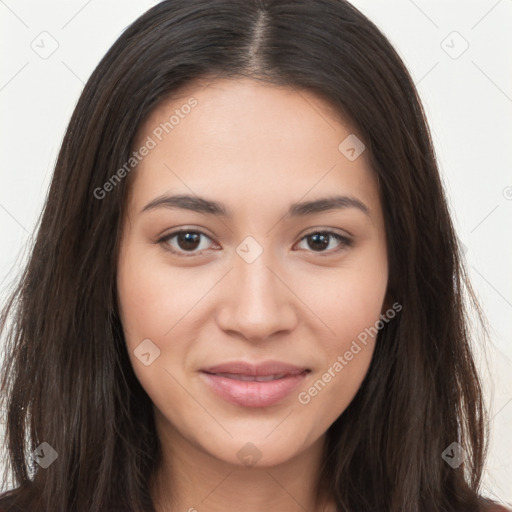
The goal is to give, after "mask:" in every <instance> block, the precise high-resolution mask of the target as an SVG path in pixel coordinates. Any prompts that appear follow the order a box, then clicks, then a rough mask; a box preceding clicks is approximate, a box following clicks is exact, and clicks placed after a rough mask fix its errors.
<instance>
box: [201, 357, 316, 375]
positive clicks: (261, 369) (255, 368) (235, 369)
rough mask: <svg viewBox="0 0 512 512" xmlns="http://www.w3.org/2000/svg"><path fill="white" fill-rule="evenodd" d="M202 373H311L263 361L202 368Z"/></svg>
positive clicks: (236, 362)
mask: <svg viewBox="0 0 512 512" xmlns="http://www.w3.org/2000/svg"><path fill="white" fill-rule="evenodd" d="M201 371H202V372H205V373H212V374H216V373H229V374H235V375H251V376H254V377H266V376H269V375H297V374H299V373H302V372H305V371H309V368H306V367H304V366H295V365H293V364H289V363H284V362H281V361H263V362H261V363H248V362H245V361H233V362H228V363H221V364H217V365H214V366H209V367H207V368H202V369H201Z"/></svg>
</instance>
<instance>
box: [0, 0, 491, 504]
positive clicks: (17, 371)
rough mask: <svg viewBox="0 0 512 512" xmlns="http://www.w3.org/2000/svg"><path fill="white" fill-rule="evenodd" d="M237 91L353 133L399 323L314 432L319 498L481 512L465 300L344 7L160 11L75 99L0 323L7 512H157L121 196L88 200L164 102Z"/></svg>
mask: <svg viewBox="0 0 512 512" xmlns="http://www.w3.org/2000/svg"><path fill="white" fill-rule="evenodd" d="M241 76H246V77H252V78H256V79H260V80H266V81H268V82H270V83H273V84H276V85H286V86H291V87H293V88H295V89H297V90H301V89H302V90H308V91H311V92H314V93H316V94H317V95H318V96H319V97H321V98H323V99H325V100H326V101H328V102H329V104H330V105H332V106H333V107H334V108H335V109H337V110H338V112H339V113H340V114H341V115H342V116H343V117H344V119H346V120H347V121H348V122H349V123H350V124H351V125H352V126H353V127H355V129H357V133H358V134H360V135H361V137H362V139H363V141H364V144H365V145H366V149H367V151H368V154H369V156H370V161H371V165H372V168H373V172H374V173H375V176H376V178H377V180H378V183H379V188H380V194H381V202H382V207H383V211H384V216H385V227H386V233H387V243H388V256H389V272H390V273H389V275H390V281H389V293H390V296H391V297H392V298H393V299H394V300H396V301H398V302H399V303H400V304H401V305H402V307H403V309H402V311H401V313H400V315H398V317H397V318H396V319H395V320H394V321H393V322H390V323H389V324H387V325H386V326H385V328H383V329H382V330H381V331H380V333H379V337H378V341H377V345H376V349H375V353H374V357H373V360H372V363H371V366H370V369H369V372H368V374H367V376H366V378H365V380H364V382H363V384H362V386H361V388H360V390H359V391H358V393H357V395H356V397H355V398H354V400H353V401H352V402H351V404H350V405H349V407H348V408H347V409H346V410H345V411H344V412H343V414H342V415H341V416H340V417H339V418H338V419H337V420H336V421H335V422H334V424H333V425H332V426H331V427H330V428H329V430H328V432H327V442H326V446H325V456H324V463H323V466H322V472H321V474H320V475H319V481H320V482H322V486H319V488H320V487H322V488H323V489H324V490H326V491H327V492H328V493H329V495H330V496H332V497H333V498H334V499H335V500H336V503H337V505H338V508H339V509H340V510H346V511H351V512H365V511H367V512H368V511H376V510H379V511H383V510H385V511H390V512H399V511H400V512H403V511H407V512H420V511H421V512H432V511H433V510H435V511H462V510H463V511H464V512H471V511H476V510H480V506H481V500H480V499H479V497H478V488H479V482H480V478H481V473H482V467H483V461H484V454H485V439H486V436H485V427H486V421H485V410H484V406H483V402H482V393H481V386H480V381H479V378H478V375H477V372H476V369H475V364H474V361H473V357H472V354H471V350H470V336H469V329H468V316H467V312H466V309H465V298H469V302H470V303H472V304H473V307H475V308H476V310H477V312H479V309H478V305H477V303H476V301H474V296H473V294H472V291H471V287H470V285H469V283H468V281H467V277H466V273H465V270H464V266H463V262H462V261H461V252H460V248H459V246H458V243H457V238H456V235H455V232H454V228H453V225H452V222H451V219H450V214H449V210H448V206H447V202H446V199H445V195H444V191H443V187H442V183H441V180H440V177H439V172H438V168H437V163H436V158H435V154H434V150H433V146H432V141H431V137H430V133H429V130H428V127H427V123H426V120H425V115H424V111H423V108H422V105H421V102H420V100H419V98H418V95H417V92H416V89H415V87H414V84H413V81H412V80H411V77H410V75H409V73H408V71H407V70H406V68H405V66H404V64H403V63H402V61H401V59H400V58H399V56H398V55H397V53H396V52H395V50H394V49H393V47H392V46H391V44H390V43H389V41H388V40H387V39H386V37H385V36H384V35H383V34H382V33H381V32H380V31H379V30H378V28H377V27H376V26H375V25H374V24H373V23H372V22H371V21H369V20H368V19H367V18H366V17H365V16H363V15H362V14H361V13H360V12H359V11H358V10H357V9H355V8H354V7H353V6H351V5H350V4H349V3H348V2H346V1H344V0H281V1H278V0H213V1H212V0H193V1H192V0H167V1H164V2H161V3H160V4H158V5H156V6H155V7H153V8H152V9H150V10H149V11H148V12H146V13H145V14H144V15H143V16H141V17H140V18H139V19H137V20H136V21H135V22H134V23H133V24H132V25H131V26H129V27H128V28H127V29H126V30H125V31H124V33H123V34H122V35H121V36H120V37H119V39H118V40H117V41H116V42H115V44H114V45H113V46H112V47H111V49H110V50H109V51H108V52H107V54H106V55H105V57H104V58H103V59H102V61H101V62H100V64H99V65H98V67H97V68H96V70H95V71H94V73H93V74H92V76H91V77H90V79H89V80H88V82H87V84H86V86H85V88H84V90H83V92H82V94H81V97H80V99H79V101H78V104H77V106H76V108H75V111H74V113H73V116H72V118H71V121H70V123H69V126H68V129H67V132H66V135H65V138H64V140H63V144H62V148H61V150H60V153H59V157H58V161H57V164H56V167H55V171H54V175H53V179H52V182H51V187H50V190H49V194H48V198H47V201H46V204H45V207H44V211H43V214H42V217H41V220H40V224H39V226H38V231H37V237H36V239H35V243H34V245H33V248H32V252H31V257H30V260H29V262H28V265H27V267H26V269H25V270H24V272H23V274H22V276H21V278H20V281H19V285H18V287H17V289H16V291H15V293H14V294H13V295H12V297H11V298H10V300H9V301H8V303H7V305H6V307H5V308H4V310H3V314H2V318H1V329H2V332H3V333H4V334H5V335H6V336H5V338H6V348H5V352H6V357H5V361H4V364H3V368H2V375H1V377H2V380H1V386H2V407H3V410H4V412H5V417H6V445H7V450H8V454H9V460H8V463H9V471H10V472H11V474H12V475H13V479H14V480H13V481H14V482H15V485H16V487H17V490H16V491H13V492H11V493H8V495H9V496H10V498H11V502H13V503H14V502H16V503H17V504H18V505H19V507H20V509H21V510H24V511H34V512H36V511H37V512H41V511H44V512H49V511H52V512H69V511H71V510H72V511H74V512H99V511H102V512H103V511H106V510H108V511H114V510H122V511H123V512H130V511H133V512H143V511H144V512H150V511H154V508H153V505H152V502H151V497H150V495H149V492H148V489H149V485H148V482H149V480H150V478H151V476H152V475H153V474H154V471H155V468H156V467H157V466H158V464H159V463H160V460H161V459H160V453H161V452H160V445H159V441H158V438H157V435H156V431H155V424H154V420H153V410H152V404H151V400H150V398H149V397H148V395H147V394H146V393H145V391H144V390H143V388H142V387H141V385H140V383H139V382H138V380H137V378H136V376H135V374H134V372H133V369H132V367H131V364H130V360H129V358H128V354H127V352H126V346H125V343H124V338H123V331H122V326H121V323H120V320H119V313H118V304H117V298H116V297H117V295H116V285H115V283H116V280H115V276H116V263H117V257H118V249H119V247H118V242H119V235H120V226H121V221H122V218H123V215H124V211H125V205H126V191H127V186H128V183H129V182H130V177H129V176H128V177H127V178H125V179H122V180H120V181H119V183H116V186H115V187H111V188H112V190H111V191H110V192H109V194H108V197H104V198H103V199H102V198H98V194H97V193H96V194H95V191H96V192H97V190H98V187H100V188H101V187H102V186H103V185H104V184H105V183H106V182H107V181H108V180H109V179H110V178H111V177H112V175H113V173H114V172H115V171H116V170H117V169H119V168H121V167H122V166H123V164H125V163H126V162H127V161H128V160H129V158H130V156H131V152H132V150H133V148H132V145H133V143H134V139H135V135H136V132H137V128H138V127H139V126H140V125H141V123H142V122H143V120H144V119H145V118H146V117H147V116H148V115H149V113H150V112H151V111H152V110H153V109H154V108H155V107H156V106H157V105H159V104H160V103H161V102H162V101H164V100H168V99H170V98H172V97H173V96H174V95H175V94H176V93H177V91H178V90H179V88H180V87H182V86H184V85H186V84H188V83H190V82H192V81H194V80H196V79H201V78H202V77H241ZM133 172H136V170H133V171H132V173H133ZM212 179H213V178H212ZM43 442H45V443H48V444H49V445H50V446H51V447H52V448H53V449H54V450H55V451H56V453H57V454H58V459H57V461H56V462H55V463H54V464H53V465H52V466H51V467H50V468H48V469H42V468H40V467H39V465H38V464H37V463H36V461H35V460H33V459H34V458H33V457H31V454H32V452H33V451H34V450H35V449H36V448H37V447H39V446H40V445H41V443H43ZM452 443H458V445H456V446H457V447H458V446H459V445H460V447H462V448H461V450H463V451H464V452H463V453H465V454H466V455H467V457H466V458H465V460H464V462H463V463H462V464H461V465H460V466H458V467H452V466H451V465H450V464H448V463H446V462H445V460H443V457H442V454H443V452H444V451H445V450H446V449H447V447H449V446H450V445H451V444H452Z"/></svg>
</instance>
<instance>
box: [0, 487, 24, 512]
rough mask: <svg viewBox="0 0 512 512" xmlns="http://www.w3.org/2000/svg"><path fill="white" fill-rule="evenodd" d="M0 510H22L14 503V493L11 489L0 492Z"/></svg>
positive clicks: (4, 511) (14, 511)
mask: <svg viewBox="0 0 512 512" xmlns="http://www.w3.org/2000/svg"><path fill="white" fill-rule="evenodd" d="M0 512H24V510H23V509H22V508H20V507H19V506H18V505H16V494H15V493H13V492H12V491H8V492H7V493H4V494H0Z"/></svg>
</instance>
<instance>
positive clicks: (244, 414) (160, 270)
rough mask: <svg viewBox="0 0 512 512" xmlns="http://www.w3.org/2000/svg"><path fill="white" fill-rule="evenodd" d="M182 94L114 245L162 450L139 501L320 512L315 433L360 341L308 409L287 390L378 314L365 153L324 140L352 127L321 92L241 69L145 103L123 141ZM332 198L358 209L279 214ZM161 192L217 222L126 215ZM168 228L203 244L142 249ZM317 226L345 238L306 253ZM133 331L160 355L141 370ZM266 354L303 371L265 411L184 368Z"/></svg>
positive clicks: (126, 322) (148, 127)
mask: <svg viewBox="0 0 512 512" xmlns="http://www.w3.org/2000/svg"><path fill="white" fill-rule="evenodd" d="M192 96H193V97H194V98H195V99H196V100H197V101H198V104H197V106H195V107H194V108H193V109H191V112H190V113H189V114H188V115H186V116H184V118H183V119H180V122H179V124H178V125H176V126H175V127H174V129H173V130H172V131H171V132H170V133H169V134H167V135H166V136H165V137H164V138H163V139H162V141H161V142H159V143H158V144H157V146H156V147H155V148H154V149H152V150H151V151H150V152H149V154H148V155H147V156H146V157H145V158H144V159H143V160H142V161H141V162H140V163H139V165H138V167H137V169H136V170H135V171H133V174H132V175H131V176H130V179H131V180H133V181H132V182H131V184H130V186H131V188H130V194H129V200H128V206H127V211H126V214H125V220H124V223H123V230H122V240H121V246H120V253H119V263H118V294H119V302H120V310H121V319H122V323H123V328H124V332H125V337H126V343H127V348H128V353H129V355H130V358H131V362H132V365H133V368H134V371H135V373H136V375H137V378H138V379H139V381H140V383H141V385H142V386H143V388H144V389H145V390H146V392H147V393H148V395H149V397H150V398H151V399H152V401H153V404H154V411H155V419H156V424H157V430H158V435H159V438H160V441H161V444H162V449H163V455H164V462H163V464H162V466H161V468H160V469H159V471H158V473H157V475H156V478H155V480H154V483H153V486H152V495H153V497H154V499H155V501H156V503H157V510H158V511H159V512H170V511H181V510H183V511H185V510H190V511H191V512H192V511H193V510H194V509H195V510H198V511H224V512H225V511H231V510H233V511H234V510H245V511H247V512H251V511H261V510H287V511H290V512H294V511H299V510H300V511H302V512H303V511H304V510H308V511H320V510H330V509H329V508H328V507H329V505H330V506H332V503H331V504H329V500H328V499H326V501H325V502H324V503H322V504H318V503H315V500H314V491H315V486H316V479H317V475H318V472H319V465H320V462H321V456H322V447H323V443H324V440H325V433H326V430H327V429H328V428H329V426H330V425H331V424H332V423H333V422H334V421H335V420H336V418H338V417H339V416H340V414H342V413H343V411H344V410H345V409H346V407H347V406H348V404H349V403H350V402H351V400H352V399H353V397H354V395H355V394H356V392H357V390H358V388H359V387H360V385H361V382H362V380H363V378H364V376H365V374H366V372H367V370H368V367H369V364H370V361H371V357H372V354H373V350H374V343H375V339H373V338H371V337H370V338H369V339H368V342H367V344H366V346H364V345H361V347H362V350H361V351H360V352H358V353H357V354H356V355H355V356H354V357H353V359H352V360H351V361H349V362H348V364H346V366H344V368H343V370H342V371H341V372H339V373H338V374H336V376H335V377H334V378H332V379H331V381H330V382H329V383H328V384H326V386H325V387H324V388H323V389H322V390H321V391H320V392H318V394H317V395H316V396H314V397H312V398H311V400H310V401H309V403H307V404H302V403H300V402H299V400H298V395H299V393H300V392H304V391H306V392H307V390H308V389H309V388H310V387H311V386H312V385H313V383H315V382H316V381H318V379H320V378H321V377H322V375H323V374H324V373H325V372H326V371H327V369H328V368H329V367H332V365H333V363H334V362H335V361H337V358H338V356H340V355H343V354H344V353H345V352H346V351H347V350H348V349H349V348H350V346H351V343H352V342H353V340H355V339H356V338H357V336H358V335H359V334H360V333H361V332H363V331H364V329H365V328H368V327H369V326H373V325H374V324H375V323H376V321H378V319H379V315H381V314H382V313H384V312H385V310H386V308H387V307H388V306H387V305H386V302H385V298H386V289H387V283H388V262H387V253H386V236H385V229H384V221H383V214H382V210H381V204H380V200H379V195H378V187H377V182H376V179H375V176H374V175H373V173H372V171H371V169H370V167H369V164H368V161H367V152H366V151H365V152H363V153H362V154H361V155H360V156H359V157H358V158H357V159H356V160H354V161H349V160H348V159H347V158H346V157H345V156H344V154H342V153H341V152H340V150H339V149H338V146H339V144H340V142H341V141H343V140H344V139H345V138H346V137H347V136H348V135H350V134H351V133H353V130H352V129H351V128H350V127H349V126H348V125H347V123H345V122H344V121H343V119H342V118H341V117H340V116H339V115H338V114H337V113H336V112H334V110H333V109H332V108H330V106H329V105H328V104H327V103H326V102H324V101H323V100H321V99H320V98H319V97H317V96H315V95H313V94H311V93H309V92H306V91H296V90H294V89H292V88H286V87H277V86H274V85H269V84H267V83H262V82H258V81H255V80H250V79H246V78H243V79H236V80H235V79H231V80H228V79H218V80H214V81H213V82H211V83H209V84H208V85H207V86H205V85H204V84H199V83H195V85H194V86H190V85H189V86H188V87H187V88H186V89H183V90H182V91H180V96H179V97H178V98H174V99H173V100H172V101H167V102H165V103H163V104H161V105H160V106H159V107H158V108H156V109H155V110H154V111H153V112H152V114H151V115H150V116H149V118H147V119H146V120H145V122H144V124H143V125H142V126H141V127H140V129H139V133H138V137H137V141H136V144H135V146H136V147H139V145H140V144H143V143H144V141H145V140H146V139H147V137H148V136H151V134H152V132H153V130H154V129H155V127H157V126H158V125H159V124H160V123H161V122H164V121H166V120H168V119H169V117H170V115H172V113H173V112H174V110H175V109H177V108H178V109H179V108H180V106H181V105H183V104H184V103H185V102H186V101H187V100H188V99H189V98H190V97H192ZM334 193H336V194H340V195H346V196H350V197H353V198H357V199H358V200H359V201H360V202H362V203H364V205H366V207H367V208H368V214H365V213H364V212H363V211H361V210H359V209H357V208H354V207H349V208H343V209H335V210H334V209H332V210H329V211H324V212H320V213H315V214H312V215H306V216H302V217H292V216H290V215H285V213H286V211H287V210H288V208H289V206H290V205H291V204H292V203H295V202H299V201H312V200H316V199H319V198H324V197H329V196H332V195H333V194H334ZM162 194H191V195H197V196H200V197H204V198H207V199H210V200H215V201H218V202H221V203H223V204H224V205H225V206H226V207H227V208H229V209H230V210H231V212H232V217H230V218H222V217H219V216H215V215H211V214H204V213H198V212H193V211H190V210H186V209H177V208H174V209H173V208H165V207H160V208H154V209H150V210H147V211H145V212H142V213H141V210H142V209H143V208H144V206H145V205H147V204H148V203H150V202H151V201H152V200H154V199H155V198H157V197H160V196H162ZM181 227H184V228H190V229H189V230H190V231H192V232H193V233H194V232H197V230H199V231H201V232H203V233H205V234H206V236H205V237H201V238H200V240H201V241H200V244H196V247H197V248H192V249H191V248H190V246H186V245H184V244H183V242H182V243H181V245H180V244H179V243H178V237H174V238H173V239H170V240H167V241H163V242H160V243H159V242H158V240H160V239H161V237H162V236H163V235H166V234H169V233H171V232H172V231H174V230H176V229H177V228H181ZM327 229H328V230H332V231H335V232H337V233H339V234H341V235H343V236H346V237H349V238H350V239H351V240H352V241H353V244H352V245H351V246H344V245H343V244H341V243H340V242H338V241H337V240H336V239H335V238H333V237H331V238H327V240H328V243H329V245H328V246H327V247H325V248H321V249H320V250H319V249H318V247H320V246H321V244H319V243H318V242H316V244H315V241H314V240H313V241H312V240H311V237H309V238H306V235H310V234H312V233H322V232H323V231H325V230H327ZM247 236H251V237H253V238H254V239H255V240H256V242H257V243H258V244H259V246H260V247H261V248H262V250H263V252H262V253H261V255H260V256H259V257H258V258H257V259H256V260H255V261H253V262H251V263H248V262H247V261H245V260H244V259H243V258H242V257H240V255H239V254H238V253H237V252H236V249H237V247H238V246H239V244H240V243H241V242H242V241H243V240H244V239H245V238H246V237H247ZM169 246H170V247H171V248H174V249H175V250H177V251H180V252H181V254H185V255H184V256H183V255H177V254H173V253H171V252H170V251H169V250H166V247H167V248H168V247H169ZM187 247H188V249H187ZM315 248H316V249H317V250H315ZM187 250H188V251H189V253H190V252H192V253H194V252H195V255H194V256H192V257H190V256H187ZM201 250H203V252H202V253H200V254H198V252H199V251H201ZM251 250H253V249H251ZM144 339H150V340H151V342H152V343H154V345H156V346H157V347H158V348H159V350H160V356H159V357H157V358H156V359H155V360H154V361H153V362H152V363H151V364H150V365H149V366H145V365H144V364H142V363H141V361H140V360H139V359H138V357H136V355H135V354H134V350H135V349H136V348H137V346H138V345H139V344H140V343H141V342H142V340H144ZM269 359H273V360H278V361H284V362H288V363H291V364H295V365H297V366H306V367H308V368H309V369H310V370H311V372H310V373H309V374H308V375H307V377H306V379H305V380H304V381H303V382H302V383H301V384H300V386H299V388H297V389H296V390H294V391H293V392H292V393H291V394H290V395H288V396H287V397H286V398H285V399H283V400H281V401H280V402H279V403H277V404H274V405H272V406H268V407H261V408H247V407H242V406H239V405H235V404H232V403H229V402H227V401H225V400H223V399H222V398H220V397H219V396H217V395H216V394H214V393H213V392H212V391H211V389H210V388H209V387H208V386H207V385H206V384H205V382H204V380H203V379H202V378H201V376H200V373H199V370H200V369H201V368H204V367H205V366H209V365H213V364H218V363H221V362H226V361H235V360H243V361H249V362H256V363H258V362H261V361H265V360H269ZM249 442H250V443H252V444H253V445H254V446H255V447H256V448H257V453H259V455H260V457H261V458H260V459H259V460H258V461H257V463H256V464H254V465H248V464H246V463H244V462H243V460H241V459H240V458H239V456H237V454H238V452H239V451H240V450H241V449H242V448H244V447H246V445H247V443H249ZM244 449H245V450H247V449H248V448H247V447H246V448H244ZM243 453H244V452H243ZM171 461H172V462H173V465H172V469H171ZM306 468H307V469H306ZM170 489H173V490H174V492H175V494H174V495H171V494H170Z"/></svg>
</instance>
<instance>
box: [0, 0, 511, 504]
mask: <svg viewBox="0 0 512 512" xmlns="http://www.w3.org/2000/svg"><path fill="white" fill-rule="evenodd" d="M155 3H156V2H155V1H151V0H146V1H144V0H140V1H137V2H135V1H133V0H132V1H123V2H122V1H121V0H102V1H101V2H100V1H99V0H89V1H87V0H72V1H70V0H67V1H61V2H56V1H53V2H49V1H44V2H43V1H41V2H38V1H35V0H30V1H28V0H27V1H24V0H21V1H15V0H0V17H1V18H0V20H1V21H0V27H1V28H0V33H1V36H0V37H1V38H2V59H1V61H0V69H1V76H0V108H1V116H2V136H1V155H2V161H1V166H0V169H1V183H2V186H1V189H0V230H1V240H2V251H1V256H0V282H1V286H0V292H1V294H2V297H3V298H4V297H5V294H6V292H7V291H8V290H9V289H10V284H9V283H10V282H11V281H12V279H13V278H14V277H15V276H16V275H17V273H18V272H19V268H20V261H21V259H22V256H23V255H24V254H25V253H24V247H25V246H26V244H27V243H28V242H29V240H30V234H31V232H32V230H33V228H34V225H35V222H36V220H37V217H38V215H39V212H40V210H41V208H42V206H43V202H44V199H45V195H46V191H47V188H48V185H49V182H50V178H51V174H52V170H53V166H54V164H55V160H56V157H57V154H58V151H59V147H60V143H61V140H62V136H63V134H64V130H65V128H66V125H67V123H68V121H69V118H70V116H71V113H72V111H73V108H74V106H75V104H76V101H77V99H78V97H79V95H80V92H81V90H82V88H83V85H84V83H85V82H86V80H87V79H88V77H89V75H90V74H91V72H92V71H93V69H94V68H95V66H96V65H97V64H98V62H99V60H100V59H101V57H102V56H103V55H104V53H105V52H106V51H107V49H108V48H109V47H110V46H111V45H112V43H113V42H114V41H115V39H116V38H117V37H118V36H119V35H120V34H121V32H122V31H123V30H124V29H125V27H126V26H127V25H129V24H130V23H131V22H132V21H134V20H135V19H136V18H137V17H138V16H139V15H140V14H142V13H143V12H144V11H145V10H146V9H147V8H149V7H151V6H152V5H154V4H155ZM353 4H354V5H355V6H356V7H358V8H359V9H361V10H362V11H363V13H365V14H366V15H367V16H368V17H369V18H370V19H371V20H373V21H374V22H375V23H376V24H377V25H378V26H379V27H380V28H381V29H382V30H383V31H384V33H385V34H386V35H387V36H388V37H389V39H390V40H391V42H392V43H393V44H394V45H395V47H396V48H397V50H398V52H399V53H400V55H401V56H402V58H403V59H404V61H405V63H406V65H407V66H408V68H409V70H410V72H411V74H412V76H413V78H414V80H415V83H416V85H417V86H418V89H419V92H420V95H421V97H422V99H423V102H424V105H425V108H426V111H427V115H428V118H429V122H430V126H431V129H432V132H433V137H434V144H435V147H436V151H437V154H438V158H439V163H440V168H441V172H442V175H443V180H444V182H445V185H446V189H447V193H448V196H449V200H450V203H451V208H452V211H453V214H454V221H455V224H456V227H457V230H458V233H459V237H460V239H461V241H462V243H463V244H464V245H465V247H466V248H467V252H466V258H467V261H468V266H469V269H470V272H471V278H472V281H473V284H474V286H475V288H476V291H477V294H478V296H479V298H480V299H481V301H482V304H483V307H484V309H485V312H486V314H487V317H488V319H489V322H490V325H491V327H492V331H491V336H492V339H491V345H490V347H489V350H488V352H487V356H486V358H485V357H484V356H485V354H484V353H483V352H482V351H481V350H479V351H478V361H479V363H480V364H481V366H482V368H483V369H484V370H485V368H486V365H487V364H488V366H489V370H488V371H484V378H485V382H486V394H487V400H488V404H489V408H490V417H491V425H492V440H491V447H490V457H489V459H488V462H487V470H486V475H485V482H484V489H483V492H484V494H487V495H490V496H493V497H494V498H495V499H498V500H500V501H502V502H508V503H509V504H512V462H511V456H512V436H511V435H510V432H512V428H511V427H512V379H511V374H512V345H511V334H510V333H511V332H512V286H511V274H512V272H511V270H512V269H511V266H510V262H511V261H512V254H511V253H512V238H511V233H512V176H511V173H510V168H511V165H510V164H511V160H512V155H511V151H510V148H511V145H512V116H511V114H512V59H511V54H512V52H511V50H512V30H511V21H512V0H499V1H497V0H478V1H477V0H471V1H470V0H464V1H463V0H428V1H427V0H414V1H413V0H393V1H386V2H383V1H378V0H354V1H353ZM42 33H43V34H42ZM56 45H58V47H56V50H55V51H54V53H52V54H51V55H47V54H45V52H47V53H49V52H50V51H51V50H52V49H53V46H56ZM466 46H468V47H467V49H465V48H466ZM43 57H46V58H43ZM507 262H508V264H507ZM1 346H2V345H1V344H0V347H1ZM486 360H487V363H486ZM2 430H3V429H2V425H1V424H0V439H1V437H2ZM3 460H4V454H3V453H1V456H0V470H3V468H2V461H3Z"/></svg>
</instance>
